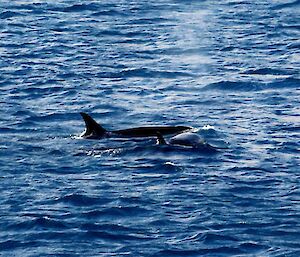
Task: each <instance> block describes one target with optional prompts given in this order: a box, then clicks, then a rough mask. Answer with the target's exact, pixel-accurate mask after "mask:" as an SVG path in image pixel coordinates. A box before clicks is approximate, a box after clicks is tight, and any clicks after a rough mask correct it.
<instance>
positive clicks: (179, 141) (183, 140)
mask: <svg viewBox="0 0 300 257" xmlns="http://www.w3.org/2000/svg"><path fill="white" fill-rule="evenodd" d="M156 136H157V144H158V145H170V146H182V147H188V148H197V149H205V150H210V151H217V148H215V147H214V146H212V145H210V144H208V143H207V142H206V141H204V140H203V139H202V138H201V137H200V136H198V135H197V134H196V133H192V132H186V133H181V134H179V135H176V136H174V137H171V138H170V140H169V142H167V141H166V140H165V139H164V137H163V135H162V134H161V133H160V132H159V131H157V133H156Z"/></svg>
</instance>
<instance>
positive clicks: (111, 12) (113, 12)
mask: <svg viewBox="0 0 300 257" xmlns="http://www.w3.org/2000/svg"><path fill="white" fill-rule="evenodd" d="M92 16H96V17H97V16H128V15H127V14H126V13H124V12H119V11H116V10H104V11H99V12H95V13H93V14H92Z"/></svg>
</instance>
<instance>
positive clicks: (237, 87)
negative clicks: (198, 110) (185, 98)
mask: <svg viewBox="0 0 300 257" xmlns="http://www.w3.org/2000/svg"><path fill="white" fill-rule="evenodd" d="M299 83H300V80H299V79H297V78H293V77H289V78H286V79H281V80H275V81H273V82H270V83H259V82H257V83H254V82H235V81H220V82H216V83H212V84H209V85H207V86H205V87H203V89H204V90H225V91H262V90H267V89H280V88H298V87H299Z"/></svg>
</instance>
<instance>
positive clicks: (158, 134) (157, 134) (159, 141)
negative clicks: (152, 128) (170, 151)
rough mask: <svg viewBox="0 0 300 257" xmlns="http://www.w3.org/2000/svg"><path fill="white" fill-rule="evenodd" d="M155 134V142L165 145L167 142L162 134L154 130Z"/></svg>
mask: <svg viewBox="0 0 300 257" xmlns="http://www.w3.org/2000/svg"><path fill="white" fill-rule="evenodd" d="M156 136H157V142H156V143H157V144H158V145H166V144H167V142H166V140H165V139H164V137H163V135H162V134H161V133H160V132H159V131H157V132H156Z"/></svg>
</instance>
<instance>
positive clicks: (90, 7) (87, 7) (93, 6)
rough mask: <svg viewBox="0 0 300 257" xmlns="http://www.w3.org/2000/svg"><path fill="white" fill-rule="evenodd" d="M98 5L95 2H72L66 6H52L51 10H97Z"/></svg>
mask: <svg viewBox="0 0 300 257" xmlns="http://www.w3.org/2000/svg"><path fill="white" fill-rule="evenodd" d="M99 8H100V6H99V5H98V4H95V3H90V4H74V5H71V6H67V7H55V8H52V9H51V10H52V11H57V12H84V11H97V10H99Z"/></svg>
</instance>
